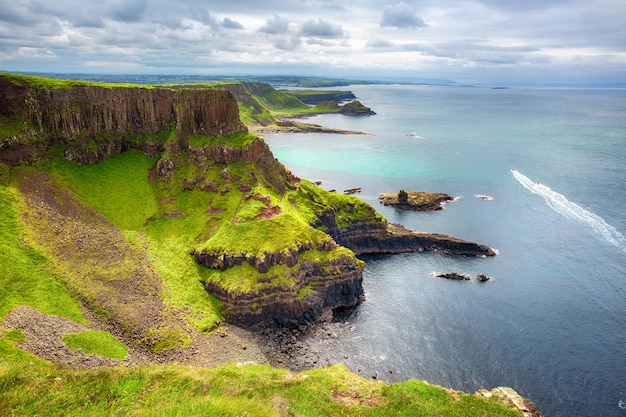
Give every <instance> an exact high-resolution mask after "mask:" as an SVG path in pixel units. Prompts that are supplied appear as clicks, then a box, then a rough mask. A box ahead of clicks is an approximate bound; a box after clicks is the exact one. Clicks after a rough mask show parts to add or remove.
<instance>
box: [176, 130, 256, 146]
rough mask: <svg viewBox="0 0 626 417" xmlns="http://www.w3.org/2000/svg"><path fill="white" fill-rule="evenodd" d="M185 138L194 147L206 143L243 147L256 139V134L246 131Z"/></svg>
mask: <svg viewBox="0 0 626 417" xmlns="http://www.w3.org/2000/svg"><path fill="white" fill-rule="evenodd" d="M187 140H188V141H189V144H190V145H191V146H193V147H194V148H202V147H204V146H206V145H212V146H213V147H215V146H216V145H226V146H229V147H231V148H243V147H246V146H248V145H250V144H251V143H252V142H254V141H255V140H257V136H256V135H253V134H250V133H248V132H239V133H235V134H232V135H230V136H218V137H210V136H202V135H191V136H189V137H188V138H187Z"/></svg>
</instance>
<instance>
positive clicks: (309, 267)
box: [206, 256, 365, 328]
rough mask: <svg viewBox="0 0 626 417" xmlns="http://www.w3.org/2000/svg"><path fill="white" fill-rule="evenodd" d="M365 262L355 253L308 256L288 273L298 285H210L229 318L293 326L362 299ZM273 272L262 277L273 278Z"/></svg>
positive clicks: (250, 323)
mask: <svg viewBox="0 0 626 417" xmlns="http://www.w3.org/2000/svg"><path fill="white" fill-rule="evenodd" d="M362 272H363V263H361V262H358V261H356V260H355V259H354V257H351V256H344V257H338V258H335V259H333V260H331V261H329V262H324V263H321V262H315V261H311V260H305V261H302V262H299V263H298V264H296V265H295V267H294V268H291V271H290V272H289V273H288V274H289V275H290V276H291V277H293V278H295V284H294V285H267V286H263V288H262V289H259V290H257V291H249V292H244V293H242V292H236V291H228V290H227V289H225V288H223V287H222V286H220V285H218V284H215V283H211V282H208V283H207V284H206V288H207V290H208V291H210V292H211V293H213V294H215V296H216V297H217V298H219V299H220V300H221V301H222V302H223V303H224V307H225V310H226V317H227V319H228V320H230V321H232V322H234V323H237V324H239V325H243V326H246V327H255V328H258V327H270V328H271V327H291V328H295V327H298V326H300V325H304V324H308V323H314V322H317V321H319V320H320V319H323V318H326V317H329V316H330V315H331V314H332V310H333V309H336V308H339V307H353V306H356V305H357V304H359V303H360V302H362V301H363V300H364V299H365V297H364V293H363V286H362V282H363V277H362ZM273 278H275V277H272V276H271V274H268V275H265V276H264V277H262V279H263V280H268V281H271V280H272V279H273Z"/></svg>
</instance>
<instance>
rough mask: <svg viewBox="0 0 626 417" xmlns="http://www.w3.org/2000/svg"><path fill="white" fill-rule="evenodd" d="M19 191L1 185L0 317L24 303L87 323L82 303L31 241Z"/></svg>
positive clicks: (46, 311)
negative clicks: (82, 311) (24, 219)
mask: <svg viewBox="0 0 626 417" xmlns="http://www.w3.org/2000/svg"><path fill="white" fill-rule="evenodd" d="M23 211H24V207H23V205H22V202H21V200H20V197H19V193H18V192H17V190H15V189H14V188H12V187H6V186H2V185H0V213H2V215H1V216H0V288H2V291H1V292H0V320H1V319H2V318H4V316H5V315H6V314H7V313H9V312H10V311H11V310H13V309H14V308H15V307H17V306H18V305H21V304H26V305H29V306H31V307H33V308H36V309H38V310H40V311H42V312H44V313H47V314H53V315H57V316H63V317H67V318H70V319H72V320H74V321H77V322H80V323H86V320H85V318H84V317H83V316H82V313H81V311H80V303H79V302H78V301H77V300H76V298H75V297H74V295H73V294H72V293H70V292H69V291H68V290H67V289H66V288H65V287H64V286H63V284H62V283H61V282H60V280H59V279H58V278H59V277H58V273H57V272H56V271H55V270H54V269H53V267H51V266H50V265H51V263H50V261H49V259H48V258H46V256H45V255H44V254H43V252H42V251H40V250H39V249H37V248H36V247H35V246H33V245H32V244H31V243H29V238H28V236H27V234H26V232H25V230H24V226H23V225H22V223H21V220H20V218H19V215H18V213H21V212H23Z"/></svg>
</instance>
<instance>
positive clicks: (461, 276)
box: [435, 272, 472, 281]
mask: <svg viewBox="0 0 626 417" xmlns="http://www.w3.org/2000/svg"><path fill="white" fill-rule="evenodd" d="M435 276H436V277H438V278H446V279H453V280H456V281H469V280H470V279H472V277H471V276H469V275H468V274H459V273H458V272H435Z"/></svg>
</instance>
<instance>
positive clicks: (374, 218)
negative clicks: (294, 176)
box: [289, 181, 385, 228]
mask: <svg viewBox="0 0 626 417" xmlns="http://www.w3.org/2000/svg"><path fill="white" fill-rule="evenodd" d="M300 190H301V191H300V192H299V193H297V194H292V195H290V196H289V198H290V199H291V200H292V201H293V202H294V203H295V204H296V205H297V207H298V211H299V212H300V213H301V215H302V216H303V218H304V219H305V220H306V221H307V222H312V221H313V220H315V219H317V218H318V217H319V215H320V214H321V213H322V212H323V211H324V210H327V209H329V208H332V209H333V210H334V212H335V214H336V216H335V218H336V220H337V226H338V227H340V228H341V227H347V226H350V225H353V224H355V223H358V222H360V221H367V222H383V221H385V218H384V217H383V216H382V215H381V214H379V213H378V212H376V210H374V208H373V207H372V206H370V205H369V204H367V203H365V202H363V200H361V199H359V198H357V197H354V196H350V195H344V194H337V193H332V192H329V191H326V190H324V189H321V188H319V187H317V186H315V185H313V184H311V183H310V182H308V181H302V182H301V183H300Z"/></svg>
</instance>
